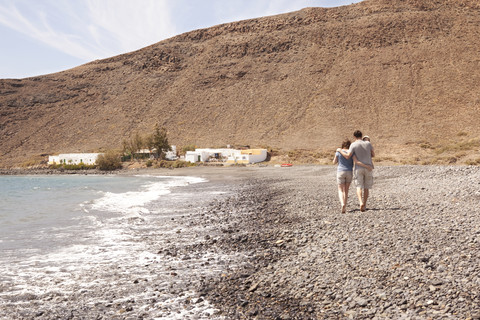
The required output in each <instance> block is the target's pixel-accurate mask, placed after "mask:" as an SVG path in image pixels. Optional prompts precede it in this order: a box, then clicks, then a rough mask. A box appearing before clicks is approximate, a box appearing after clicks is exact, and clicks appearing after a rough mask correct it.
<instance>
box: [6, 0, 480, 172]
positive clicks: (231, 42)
mask: <svg viewBox="0 0 480 320" xmlns="http://www.w3.org/2000/svg"><path fill="white" fill-rule="evenodd" d="M479 47H480V5H479V3H478V1H475V0H365V1H364V2H361V3H357V4H353V5H350V6H344V7H338V8H328V9H326V8H306V9H304V10H301V11H298V12H293V13H289V14H283V15H278V16H272V17H264V18H258V19H252V20H246V21H240V22H234V23H228V24H223V25H219V26H214V27H212V28H208V29H202V30H196V31H192V32H188V33H185V34H181V35H179V36H176V37H173V38H171V39H168V40H165V41H161V42H159V43H157V44H154V45H152V46H149V47H146V48H144V49H141V50H138V51H135V52H131V53H127V54H123V55H119V56H116V57H112V58H109V59H105V60H98V61H93V62H91V63H88V64H85V65H82V66H79V67H77V68H74V69H71V70H67V71H64V72H60V73H55V74H50V75H45V76H39V77H33V78H27V79H19V80H0V165H1V166H12V165H17V164H19V163H21V162H24V161H26V160H29V159H32V158H35V157H38V156H39V155H41V154H52V153H58V152H87V151H96V150H105V149H112V148H119V147H120V146H121V141H122V140H123V139H125V138H128V137H130V136H131V135H133V134H134V133H135V132H151V130H152V129H153V126H154V125H155V123H160V124H161V125H163V126H165V127H166V128H167V130H168V135H169V139H170V141H171V143H173V144H176V145H179V146H182V145H187V144H195V145H197V146H202V147H209V146H212V147H214V146H222V145H226V144H233V145H235V144H249V145H252V146H264V147H265V146H269V147H273V148H277V149H282V150H294V149H307V150H320V151H330V150H332V149H334V148H335V147H336V146H337V145H338V144H339V142H340V141H341V140H342V139H343V138H344V137H350V136H351V134H352V132H353V130H354V129H357V128H358V129H361V130H362V131H364V132H365V133H367V134H368V135H369V136H371V137H372V142H373V143H374V144H375V146H376V147H377V150H378V151H377V154H380V155H382V154H383V155H392V156H395V157H400V158H401V157H405V154H409V155H415V153H417V152H420V151H421V152H429V151H431V150H434V149H435V148H437V150H438V148H440V146H441V145H442V143H443V145H452V143H453V144H455V141H462V143H466V142H472V141H473V144H472V143H470V144H469V145H468V146H467V147H465V148H463V149H467V151H468V152H467V153H470V152H472V153H477V152H478V143H477V142H478V140H475V133H476V132H478V130H479V129H480V124H479V122H478V120H477V118H478V115H479V109H480V89H479V86H478V85H479V84H480V72H478V71H479V70H480V51H479V50H478V48H479ZM472 139H473V140H472ZM455 148H458V149H460V150H461V149H462V146H459V147H458V146H457V147H455Z"/></svg>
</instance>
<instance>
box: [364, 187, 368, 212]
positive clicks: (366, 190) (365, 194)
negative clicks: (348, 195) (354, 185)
mask: <svg viewBox="0 0 480 320" xmlns="http://www.w3.org/2000/svg"><path fill="white" fill-rule="evenodd" d="M368 194H369V190H368V189H364V190H363V209H364V210H367V199H368Z"/></svg>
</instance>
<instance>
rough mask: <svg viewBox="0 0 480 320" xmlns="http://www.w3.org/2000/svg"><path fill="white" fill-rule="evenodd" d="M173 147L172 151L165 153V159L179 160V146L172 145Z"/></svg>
mask: <svg viewBox="0 0 480 320" xmlns="http://www.w3.org/2000/svg"><path fill="white" fill-rule="evenodd" d="M170 147H171V148H172V151H167V152H166V153H165V159H167V160H173V161H174V160H177V159H178V157H177V146H170Z"/></svg>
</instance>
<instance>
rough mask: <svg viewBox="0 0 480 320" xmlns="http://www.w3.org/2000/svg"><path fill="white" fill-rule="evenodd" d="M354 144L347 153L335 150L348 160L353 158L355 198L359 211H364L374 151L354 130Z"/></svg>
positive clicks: (370, 182) (371, 180)
mask: <svg viewBox="0 0 480 320" xmlns="http://www.w3.org/2000/svg"><path fill="white" fill-rule="evenodd" d="M353 136H354V137H355V142H353V143H352V144H351V145H350V148H349V149H348V152H345V151H342V150H341V149H337V151H339V152H341V153H342V155H343V156H344V157H345V158H347V159H350V158H351V157H353V162H354V163H355V170H354V180H355V184H356V186H357V197H358V201H359V202H360V211H362V212H363V211H365V210H366V208H367V199H368V194H369V190H370V189H371V188H372V186H373V161H372V157H375V151H374V150H373V147H372V144H371V143H370V141H364V140H362V136H363V135H362V132H361V131H360V130H356V131H355V132H354V133H353Z"/></svg>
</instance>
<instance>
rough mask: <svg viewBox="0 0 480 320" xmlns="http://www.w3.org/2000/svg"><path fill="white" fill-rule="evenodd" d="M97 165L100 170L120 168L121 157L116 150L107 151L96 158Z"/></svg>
mask: <svg viewBox="0 0 480 320" xmlns="http://www.w3.org/2000/svg"><path fill="white" fill-rule="evenodd" d="M97 166H98V169H100V170H105V171H111V170H117V169H121V168H122V162H121V157H120V154H119V153H118V152H115V151H107V152H105V153H104V154H100V155H99V156H98V158H97Z"/></svg>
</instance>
